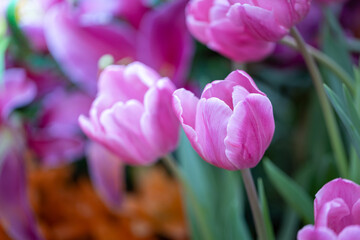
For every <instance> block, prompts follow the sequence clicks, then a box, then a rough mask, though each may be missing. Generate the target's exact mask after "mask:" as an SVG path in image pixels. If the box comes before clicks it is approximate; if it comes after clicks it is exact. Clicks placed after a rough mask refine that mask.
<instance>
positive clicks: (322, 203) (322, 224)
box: [297, 178, 360, 240]
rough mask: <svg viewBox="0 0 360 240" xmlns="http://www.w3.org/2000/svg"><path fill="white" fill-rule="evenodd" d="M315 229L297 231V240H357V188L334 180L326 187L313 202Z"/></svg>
mask: <svg viewBox="0 0 360 240" xmlns="http://www.w3.org/2000/svg"><path fill="white" fill-rule="evenodd" d="M314 212H315V226H313V225H307V226H305V227H304V228H302V229H301V230H300V231H299V232H298V236H297V239H298V240H321V239H335V240H354V239H360V186H359V185H357V184H356V183H354V182H352V181H350V180H346V179H341V178H337V179H334V180H332V181H330V182H328V183H327V184H325V185H324V186H323V187H322V188H321V189H320V190H319V191H318V192H317V194H316V198H315V201H314Z"/></svg>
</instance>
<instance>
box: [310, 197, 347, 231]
mask: <svg viewBox="0 0 360 240" xmlns="http://www.w3.org/2000/svg"><path fill="white" fill-rule="evenodd" d="M349 215H350V209H349V207H348V206H347V205H346V203H345V202H344V200H342V199H341V198H336V199H333V200H331V201H329V202H327V203H325V204H324V205H323V206H322V208H321V209H320V211H319V212H318V214H317V215H316V217H315V226H316V227H327V228H330V229H332V230H333V231H335V233H339V232H340V231H341V230H342V229H343V228H344V227H345V226H346V225H344V219H346V218H345V217H346V216H349ZM345 224H346V223H345Z"/></svg>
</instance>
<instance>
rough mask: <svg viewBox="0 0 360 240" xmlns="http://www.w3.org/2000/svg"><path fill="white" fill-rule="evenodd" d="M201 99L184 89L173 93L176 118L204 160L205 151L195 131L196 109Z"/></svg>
mask: <svg viewBox="0 0 360 240" xmlns="http://www.w3.org/2000/svg"><path fill="white" fill-rule="evenodd" d="M198 103H199V99H198V98H197V97H196V96H195V95H194V94H193V93H192V92H190V91H188V90H185V89H184V88H181V89H178V90H176V91H175V92H174V93H173V108H174V112H175V114H176V116H177V117H178V119H179V120H180V123H181V125H182V127H183V128H184V131H185V134H186V136H187V137H188V138H189V141H190V143H191V146H192V147H193V148H194V149H195V150H196V152H197V153H198V154H199V155H200V156H201V157H202V158H204V155H203V151H202V148H201V146H200V145H199V142H198V136H197V133H196V131H195V120H196V111H197V110H196V109H197V105H198Z"/></svg>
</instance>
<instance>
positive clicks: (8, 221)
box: [0, 125, 44, 240]
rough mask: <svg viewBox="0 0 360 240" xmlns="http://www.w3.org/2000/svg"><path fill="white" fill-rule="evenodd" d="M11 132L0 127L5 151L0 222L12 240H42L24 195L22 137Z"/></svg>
mask: <svg viewBox="0 0 360 240" xmlns="http://www.w3.org/2000/svg"><path fill="white" fill-rule="evenodd" d="M12 130H13V129H10V128H8V126H5V125H1V126H0V139H1V140H0V141H1V147H5V149H3V150H5V151H1V153H0V216H1V217H0V221H1V223H2V226H3V227H4V229H5V230H6V232H7V233H8V234H9V236H10V237H11V238H12V239H14V240H24V239H31V240H41V239H44V238H43V237H42V235H41V234H40V231H39V229H38V226H37V223H36V220H35V216H34V214H33V211H32V209H31V206H30V203H29V198H28V195H27V189H26V186H27V183H26V170H25V159H24V156H23V152H24V151H25V149H24V145H23V142H22V136H15V135H16V134H17V133H15V131H12ZM15 138H16V139H15ZM5 142H7V143H8V146H4V144H5V145H6V143H5Z"/></svg>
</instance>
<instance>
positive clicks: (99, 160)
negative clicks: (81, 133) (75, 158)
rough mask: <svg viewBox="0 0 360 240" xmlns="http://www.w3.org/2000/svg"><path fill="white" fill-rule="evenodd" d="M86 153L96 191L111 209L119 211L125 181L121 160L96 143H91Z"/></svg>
mask: <svg viewBox="0 0 360 240" xmlns="http://www.w3.org/2000/svg"><path fill="white" fill-rule="evenodd" d="M86 152H87V160H88V167H89V173H90V177H91V180H92V183H93V185H94V187H95V189H96V191H97V192H98V194H99V195H100V197H102V199H103V200H104V202H105V203H106V204H107V205H108V206H109V207H110V208H111V209H113V210H118V209H119V208H120V206H121V203H122V199H123V198H122V195H123V190H124V184H123V181H125V179H124V178H123V177H124V176H123V175H124V169H123V167H124V166H123V164H122V162H121V160H120V159H119V158H118V157H117V156H115V155H114V154H112V153H111V152H110V151H109V150H107V149H106V148H104V147H103V146H101V145H100V144H97V143H95V142H91V143H89V145H88V146H87V150H86Z"/></svg>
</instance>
